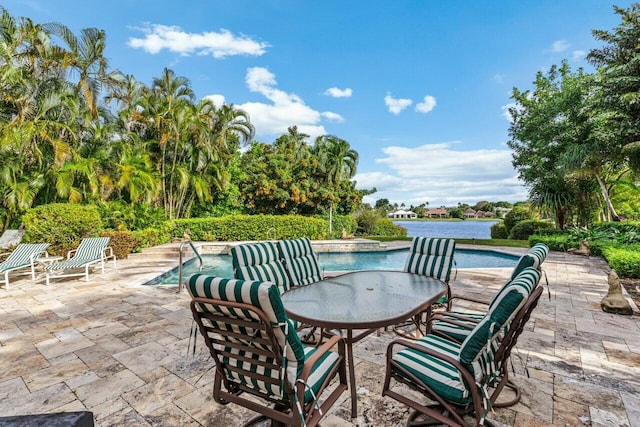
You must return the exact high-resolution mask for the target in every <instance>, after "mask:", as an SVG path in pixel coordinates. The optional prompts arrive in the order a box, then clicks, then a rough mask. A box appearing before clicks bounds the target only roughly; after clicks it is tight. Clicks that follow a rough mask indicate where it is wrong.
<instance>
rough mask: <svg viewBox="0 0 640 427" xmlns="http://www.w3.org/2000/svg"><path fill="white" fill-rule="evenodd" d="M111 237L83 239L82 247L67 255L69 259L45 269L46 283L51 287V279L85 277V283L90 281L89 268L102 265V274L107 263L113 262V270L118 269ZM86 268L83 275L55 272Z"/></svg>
mask: <svg viewBox="0 0 640 427" xmlns="http://www.w3.org/2000/svg"><path fill="white" fill-rule="evenodd" d="M110 240H111V238H110V237H87V238H84V239H82V241H81V242H80V245H79V246H78V247H77V248H76V249H73V250H70V251H69V252H68V253H67V259H66V260H64V261H60V262H54V263H51V264H49V265H47V266H46V267H45V268H44V269H45V271H46V272H47V274H46V281H47V286H48V285H49V280H50V278H51V277H52V276H53V277H56V278H57V277H73V276H84V278H85V281H87V282H88V281H89V267H91V266H95V265H96V264H99V265H100V268H101V270H102V271H101V272H102V273H104V265H105V262H106V261H109V260H112V261H113V268H115V267H116V256H115V255H114V254H113V249H112V248H111V247H110V246H109V241H110ZM81 268H84V272H83V273H68V274H61V273H57V274H55V275H54V273H53V272H54V271H56V272H57V271H64V270H77V269H81Z"/></svg>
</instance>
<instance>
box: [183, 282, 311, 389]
mask: <svg viewBox="0 0 640 427" xmlns="http://www.w3.org/2000/svg"><path fill="white" fill-rule="evenodd" d="M187 289H188V290H189V293H190V294H191V296H192V298H193V301H192V302H191V310H192V312H193V315H194V318H195V320H196V321H197V322H198V325H199V326H200V330H201V331H202V333H203V335H204V338H205V342H206V343H207V347H209V350H210V352H211V355H212V357H214V359H215V360H216V369H217V370H218V373H219V374H220V375H221V376H222V378H224V381H225V385H226V386H227V388H228V389H229V387H231V389H233V387H234V386H235V387H237V388H240V389H244V390H247V391H250V392H251V393H254V394H260V395H266V396H271V397H277V398H282V397H283V396H284V395H285V394H286V388H285V382H286V384H288V386H290V389H293V386H294V384H295V381H296V379H297V378H298V376H299V375H300V374H301V373H302V370H303V368H304V348H303V346H302V343H301V342H300V339H299V338H298V335H297V334H296V331H295V329H294V328H293V326H292V325H291V322H290V321H289V319H288V318H287V315H286V313H285V310H284V307H283V305H282V301H281V300H280V292H279V291H278V288H277V287H276V286H275V285H274V284H273V283H268V282H259V281H245V280H238V279H223V278H219V277H213V276H208V275H204V274H196V275H193V276H191V277H190V278H189V285H188V288H187ZM205 330H206V331H207V333H205V332H204V331H205Z"/></svg>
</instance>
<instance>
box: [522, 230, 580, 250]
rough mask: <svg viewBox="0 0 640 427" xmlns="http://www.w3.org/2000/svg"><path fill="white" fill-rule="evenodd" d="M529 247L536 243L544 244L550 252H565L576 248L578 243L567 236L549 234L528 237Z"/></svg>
mask: <svg viewBox="0 0 640 427" xmlns="http://www.w3.org/2000/svg"><path fill="white" fill-rule="evenodd" d="M528 240H529V246H533V245H535V244H536V243H544V244H545V245H547V246H548V247H549V249H551V250H552V251H562V252H566V250H567V249H569V248H577V247H578V246H579V245H580V242H579V241H578V240H576V239H575V238H573V237H572V236H570V235H568V234H551V235H541V234H534V235H532V236H529V239H528Z"/></svg>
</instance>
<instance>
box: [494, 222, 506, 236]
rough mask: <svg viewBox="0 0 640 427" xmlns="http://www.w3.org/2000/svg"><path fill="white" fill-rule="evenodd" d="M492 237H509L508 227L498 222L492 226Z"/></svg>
mask: <svg viewBox="0 0 640 427" xmlns="http://www.w3.org/2000/svg"><path fill="white" fill-rule="evenodd" d="M491 238H492V239H508V238H509V233H508V232H507V227H505V226H504V224H503V223H502V222H496V223H495V224H493V225H492V226H491Z"/></svg>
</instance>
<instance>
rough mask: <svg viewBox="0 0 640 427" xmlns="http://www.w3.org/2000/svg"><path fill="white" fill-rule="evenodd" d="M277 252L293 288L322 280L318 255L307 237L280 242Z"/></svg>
mask: <svg viewBox="0 0 640 427" xmlns="http://www.w3.org/2000/svg"><path fill="white" fill-rule="evenodd" d="M278 251H279V253H280V258H282V259H283V260H284V266H285V268H286V270H287V273H288V274H289V278H290V279H291V284H292V285H293V286H304V285H308V284H311V283H314V282H319V281H320V280H322V272H321V270H320V266H319V265H318V255H317V254H316V252H315V251H314V250H313V247H312V246H311V240H309V238H308V237H304V238H302V239H291V240H280V241H278Z"/></svg>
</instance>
